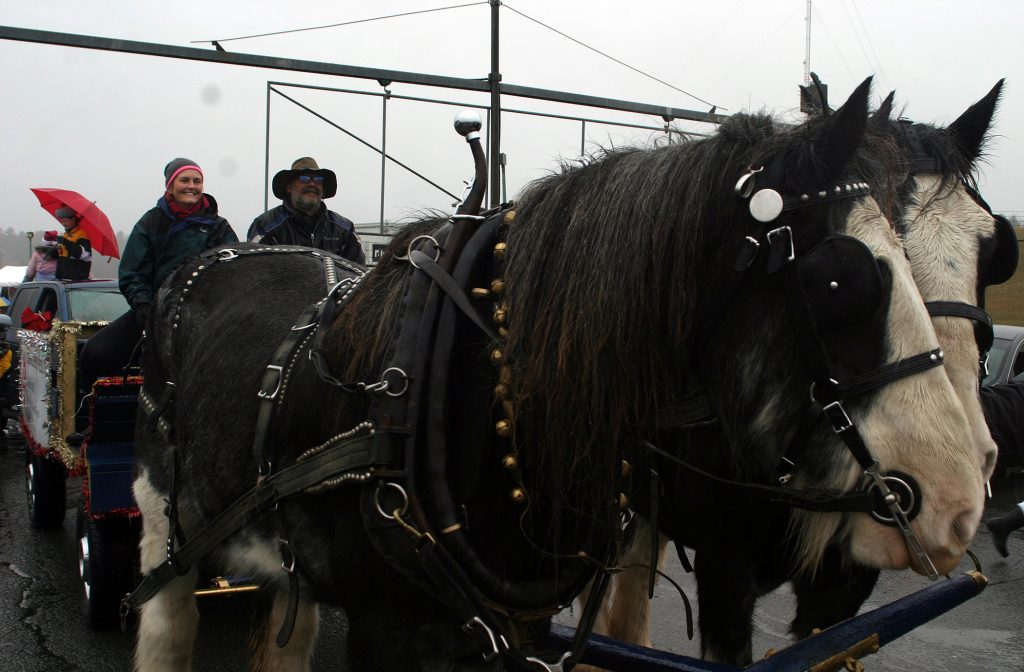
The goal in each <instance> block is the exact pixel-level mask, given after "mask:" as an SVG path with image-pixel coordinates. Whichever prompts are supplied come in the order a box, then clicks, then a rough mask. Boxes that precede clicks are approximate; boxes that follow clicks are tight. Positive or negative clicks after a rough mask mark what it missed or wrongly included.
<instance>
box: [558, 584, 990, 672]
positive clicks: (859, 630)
mask: <svg viewBox="0 0 1024 672" xmlns="http://www.w3.org/2000/svg"><path fill="white" fill-rule="evenodd" d="M987 583H988V579H986V578H985V576H984V575H983V574H981V573H980V572H968V573H966V574H962V575H960V576H956V577H954V578H952V579H949V580H947V581H940V582H938V583H934V584H932V585H930V586H928V587H927V588H924V589H922V590H919V591H917V592H916V593H912V594H910V595H907V596H906V597H902V598H900V599H898V600H896V601H894V602H890V603H889V604H886V605H884V606H882V607H879V608H878V609H874V610H872V611H869V612H866V613H863V614H860V615H859V616H854V617H853V618H851V619H849V620H846V621H843V622H842V623H839V624H838V625H835V626H833V627H831V628H829V629H828V630H825V631H823V632H821V633H819V634H817V635H814V636H813V637H809V638H807V639H805V640H803V641H801V642H797V643H795V644H793V645H792V646H789V647H787V648H785V649H783V650H781V651H779V652H777V653H775V654H773V655H772V656H771V657H769V658H766V659H764V660H760V661H758V662H756V663H754V664H753V665H751V666H750V667H747V668H744V670H743V672H803V671H804V670H814V671H815V672H830V671H833V670H841V669H843V666H844V665H845V660H846V658H847V657H848V656H852V657H854V658H862V657H864V656H866V655H868V654H870V653H874V652H875V651H877V650H878V647H881V646H884V645H886V644H888V643H889V642H891V641H893V640H895V639H898V638H899V637H902V636H903V635H905V634H907V633H908V632H910V631H911V630H913V629H914V628H916V627H918V626H919V625H923V624H924V623H927V622H928V621H930V620H932V619H933V618H936V617H937V616H941V615H942V614H944V613H946V612H947V611H949V610H951V609H953V608H954V607H956V606H958V605H960V604H963V603H964V602H966V601H967V600H969V599H970V598H972V597H974V596H975V595H977V594H979V593H980V592H981V591H982V590H983V589H984V588H985V585H986V584H987ZM574 632H575V631H574V630H573V629H572V628H570V627H567V626H563V625H553V626H552V627H551V639H552V642H553V643H554V644H555V645H556V646H561V647H565V648H568V647H569V645H570V643H571V641H572V636H573V633H574ZM582 662H583V663H587V664H589V665H595V666H597V667H602V668H604V669H606V670H613V671H614V672H739V668H736V667H733V666H731V665H722V664H720V663H710V662H707V661H703V660H697V659H695V658H691V657H689V656H681V655H679V654H675V653H669V652H666V651H658V650H656V649H648V648H646V647H642V646H636V645H633V644H626V643H624V642H619V641H616V640H614V639H609V638H608V637H602V636H600V635H593V636H592V637H591V638H590V642H589V644H588V645H587V649H586V650H585V651H584V653H583V660H582Z"/></svg>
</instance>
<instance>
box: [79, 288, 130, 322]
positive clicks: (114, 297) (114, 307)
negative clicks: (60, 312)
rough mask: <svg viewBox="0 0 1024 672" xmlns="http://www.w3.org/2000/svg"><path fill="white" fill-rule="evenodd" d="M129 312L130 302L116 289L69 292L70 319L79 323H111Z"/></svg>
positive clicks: (83, 289) (82, 289)
mask: <svg viewBox="0 0 1024 672" xmlns="http://www.w3.org/2000/svg"><path fill="white" fill-rule="evenodd" d="M126 312H128V302H127V301H125V300H124V295H122V294H121V292H119V291H118V290H117V288H116V287H104V288H102V289H100V288H98V287H97V288H91V287H90V288H81V289H69V290H68V318H69V319H72V320H77V321H79V322H97V321H100V320H103V321H110V320H116V319H117V318H119V317H121V316H122V315H124V314H125V313H126Z"/></svg>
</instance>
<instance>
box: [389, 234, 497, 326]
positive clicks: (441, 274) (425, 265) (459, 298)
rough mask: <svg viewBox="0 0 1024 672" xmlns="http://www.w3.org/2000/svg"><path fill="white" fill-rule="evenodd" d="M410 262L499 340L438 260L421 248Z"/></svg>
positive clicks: (413, 252)
mask: <svg viewBox="0 0 1024 672" xmlns="http://www.w3.org/2000/svg"><path fill="white" fill-rule="evenodd" d="M409 262H410V263H412V264H413V265H414V266H416V267H417V268H419V269H420V270H421V271H423V272H424V273H426V274H427V275H429V276H430V279H431V280H433V281H434V283H435V284H436V285H437V286H438V287H440V288H441V289H442V290H443V291H444V293H445V294H447V295H448V297H449V298H450V299H451V300H452V301H453V302H454V303H455V305H456V306H458V307H459V310H461V311H462V312H463V313H464V314H465V315H466V317H468V318H469V319H470V320H472V321H473V324H475V325H476V326H477V327H479V328H480V331H482V332H484V334H485V335H486V336H487V337H488V338H490V339H491V340H494V341H496V340H498V333H497V332H496V331H494V328H493V327H491V325H489V324H487V323H486V322H484V320H483V319H482V318H481V317H480V314H479V313H477V311H476V309H475V308H474V307H473V304H472V303H470V302H469V297H467V296H466V293H465V292H463V291H462V288H461V287H459V285H458V283H457V282H455V280H453V279H452V276H450V275H449V274H448V273H447V272H446V271H445V270H444V269H443V268H441V267H440V266H439V265H438V263H437V262H436V261H434V260H433V259H431V258H430V257H429V256H427V255H426V254H425V253H424V252H422V251H420V250H413V251H412V253H410V255H409Z"/></svg>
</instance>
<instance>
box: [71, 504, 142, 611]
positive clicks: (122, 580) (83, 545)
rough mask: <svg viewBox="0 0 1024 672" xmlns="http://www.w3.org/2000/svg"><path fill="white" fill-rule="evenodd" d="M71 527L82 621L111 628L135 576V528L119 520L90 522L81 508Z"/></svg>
mask: <svg viewBox="0 0 1024 672" xmlns="http://www.w3.org/2000/svg"><path fill="white" fill-rule="evenodd" d="M75 527H76V529H77V531H78V573H79V576H80V577H81V579H82V588H83V591H84V595H85V603H84V609H85V618H86V621H87V622H88V624H89V625H90V626H91V627H93V628H104V627H109V626H112V625H114V624H116V623H117V622H118V618H119V610H120V606H121V598H122V597H124V596H125V594H126V593H129V592H131V590H132V588H133V587H134V586H135V579H136V577H137V575H138V548H139V526H138V525H137V524H134V523H133V521H132V520H131V519H129V518H124V517H120V516H111V517H109V518H99V519H97V518H91V517H90V516H88V515H86V513H85V507H84V505H81V506H79V509H78V521H77V524H76V525H75Z"/></svg>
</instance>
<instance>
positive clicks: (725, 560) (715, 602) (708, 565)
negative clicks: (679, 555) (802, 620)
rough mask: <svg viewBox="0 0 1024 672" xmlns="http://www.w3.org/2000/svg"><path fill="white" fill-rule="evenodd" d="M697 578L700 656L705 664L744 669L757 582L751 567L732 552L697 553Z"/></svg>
mask: <svg viewBox="0 0 1024 672" xmlns="http://www.w3.org/2000/svg"><path fill="white" fill-rule="evenodd" d="M693 569H694V574H695V575H696V577H697V608H698V612H699V616H698V623H699V625H700V653H701V657H702V658H704V659H705V660H710V661H714V662H718V663H727V664H730V665H738V666H740V667H745V666H746V665H749V664H750V662H751V659H752V646H753V644H752V638H753V619H754V603H755V601H756V597H755V596H756V594H757V587H758V586H757V581H756V580H755V577H754V568H753V567H752V566H751V563H749V562H747V561H746V560H743V559H741V556H740V555H739V554H737V553H735V552H733V551H732V550H726V549H716V550H715V551H714V552H708V550H706V549H705V550H701V551H698V552H697V553H696V554H695V557H694V563H693Z"/></svg>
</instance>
